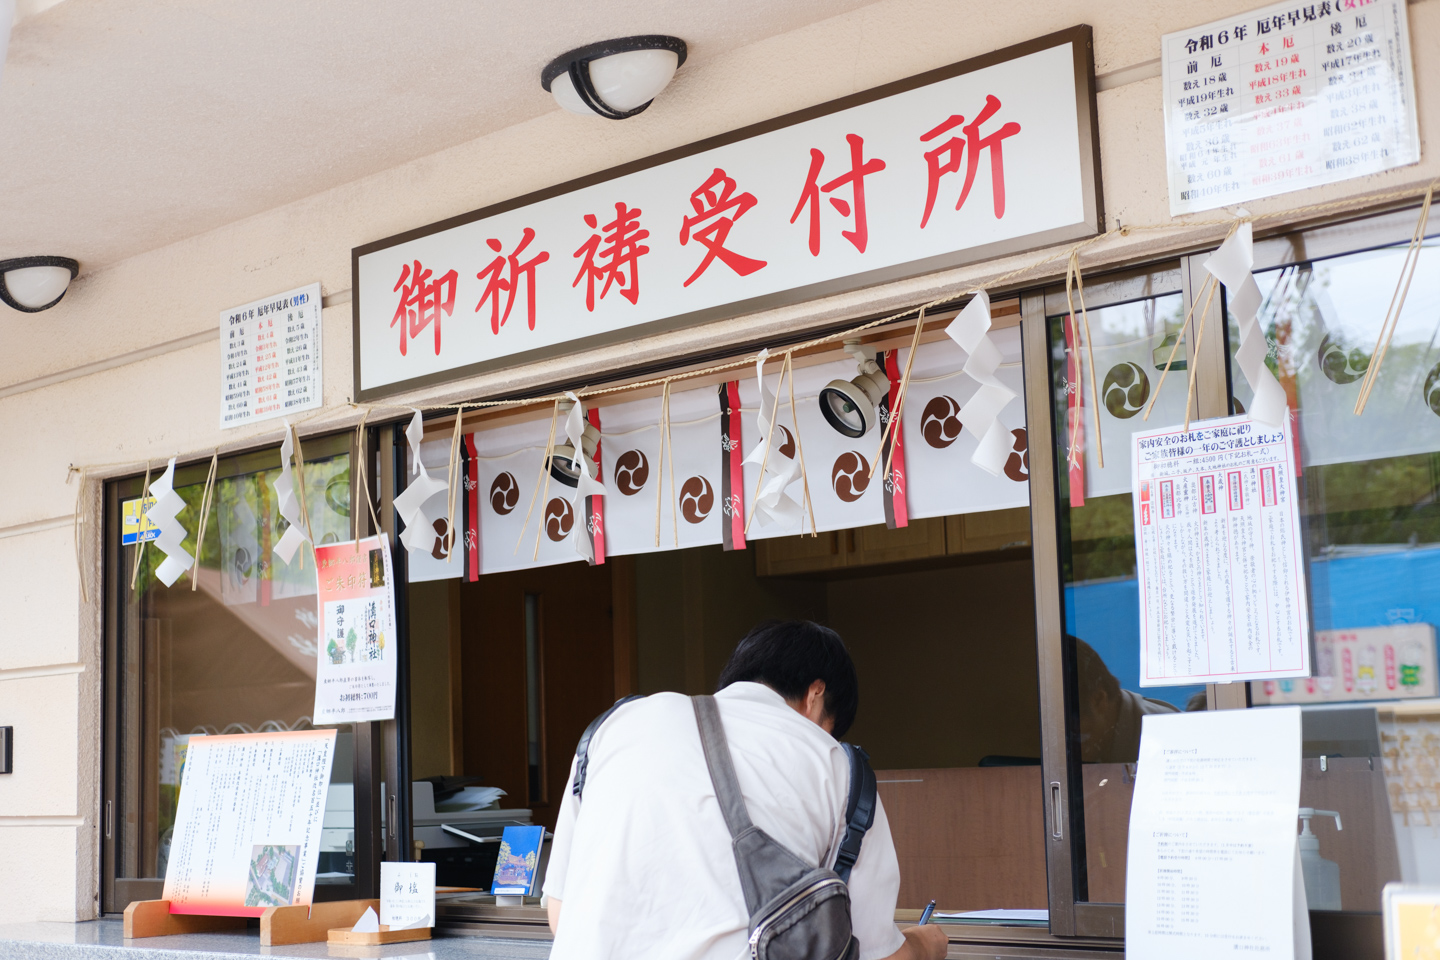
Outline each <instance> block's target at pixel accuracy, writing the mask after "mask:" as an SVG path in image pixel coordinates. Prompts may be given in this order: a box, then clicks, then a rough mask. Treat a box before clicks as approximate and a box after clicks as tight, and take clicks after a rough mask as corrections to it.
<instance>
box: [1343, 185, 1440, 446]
mask: <svg viewBox="0 0 1440 960" xmlns="http://www.w3.org/2000/svg"><path fill="white" fill-rule="evenodd" d="M1434 194H1435V184H1434V183H1433V182H1432V183H1431V184H1430V186H1429V187H1428V188H1426V190H1425V202H1424V203H1423V204H1422V205H1421V207H1420V219H1419V220H1418V221H1416V223H1415V233H1414V235H1413V236H1412V237H1411V238H1410V247H1409V249H1408V250H1406V251H1405V260H1404V261H1403V262H1402V263H1401V265H1400V278H1399V279H1398V280H1397V281H1396V283H1395V293H1394V294H1393V295H1392V296H1391V297H1390V307H1389V308H1388V309H1387V310H1386V311H1385V320H1384V322H1382V323H1381V324H1380V337H1379V339H1378V340H1376V341H1375V362H1374V363H1372V364H1370V366H1369V368H1368V369H1366V371H1365V380H1364V382H1363V383H1361V385H1360V396H1359V397H1358V398H1357V399H1356V401H1355V415H1356V416H1357V417H1358V416H1360V414H1362V413H1364V412H1365V405H1366V404H1367V403H1369V402H1370V392H1371V391H1372V390H1374V389H1375V381H1376V380H1378V379H1379V377H1380V366H1381V364H1383V363H1384V362H1385V354H1387V353H1389V352H1390V340H1391V338H1392V337H1394V336H1395V328H1396V327H1398V326H1399V325H1400V311H1401V310H1404V309H1405V298H1406V297H1408V296H1409V295H1410V281H1411V280H1413V279H1414V278H1415V268H1416V267H1417V266H1418V265H1419V263H1420V251H1421V249H1422V248H1423V246H1424V243H1425V228H1426V227H1427V226H1428V225H1429V221H1430V200H1431V198H1432V197H1433V196H1434Z"/></svg>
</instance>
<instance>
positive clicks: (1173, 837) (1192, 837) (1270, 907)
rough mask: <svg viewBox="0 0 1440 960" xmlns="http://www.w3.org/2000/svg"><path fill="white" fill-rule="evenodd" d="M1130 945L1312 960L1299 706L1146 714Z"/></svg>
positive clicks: (1133, 814) (1136, 955)
mask: <svg viewBox="0 0 1440 960" xmlns="http://www.w3.org/2000/svg"><path fill="white" fill-rule="evenodd" d="M1141 722H1142V727H1141V734H1140V763H1139V767H1138V769H1137V770H1136V773H1135V796H1134V799H1133V801H1132V802H1131V806H1130V843H1129V848H1128V850H1127V853H1126V864H1125V956H1127V957H1129V958H1131V960H1162V958H1163V960H1209V958H1212V957H1218V956H1222V955H1223V956H1247V957H1255V956H1265V957H1271V958H1273V960H1309V957H1310V926H1309V916H1308V913H1307V911H1306V908H1305V884H1304V881H1303V880H1302V878H1301V874H1300V860H1299V850H1298V847H1297V846H1296V840H1295V837H1296V833H1297V827H1296V813H1297V809H1298V807H1299V804H1300V708H1299V707H1266V708H1261V709H1253V710H1215V711H1204V712H1196V713H1155V714H1149V715H1147V716H1146V717H1144V718H1143V719H1142V721H1141Z"/></svg>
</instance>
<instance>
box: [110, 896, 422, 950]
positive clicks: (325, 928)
mask: <svg viewBox="0 0 1440 960" xmlns="http://www.w3.org/2000/svg"><path fill="white" fill-rule="evenodd" d="M367 908H370V909H373V910H374V911H375V912H376V913H379V912H380V901H379V900H332V901H328V902H324V903H312V904H309V905H305V904H301V905H299V906H293V907H268V908H266V910H265V912H264V913H262V914H261V915H260V943H261V945H262V946H266V947H282V946H287V945H289V944H293V943H324V942H325V941H326V940H329V941H330V942H332V943H344V944H377V943H401V942H404V941H407V940H428V939H430V928H429V927H422V928H421V929H419V930H388V929H386V928H384V927H382V928H381V930H380V932H379V933H358V934H357V933H353V932H352V931H351V929H350V928H351V927H353V926H355V922H356V921H357V920H359V919H360V916H361V914H363V913H364V912H365V910H366V909H367ZM245 920H246V918H245V917H208V916H200V915H197V914H190V913H171V912H170V901H169V900H137V901H136V902H134V903H132V904H130V905H129V906H128V907H126V908H125V939H127V940H130V939H135V938H138V937H169V936H174V935H176V934H181V933H227V932H232V931H240V930H244V929H245ZM337 934H341V935H343V937H342V938H338V939H337V937H336V935H337ZM351 937H354V938H357V939H348V938H351ZM366 937H371V938H382V937H383V938H386V939H361V938H366Z"/></svg>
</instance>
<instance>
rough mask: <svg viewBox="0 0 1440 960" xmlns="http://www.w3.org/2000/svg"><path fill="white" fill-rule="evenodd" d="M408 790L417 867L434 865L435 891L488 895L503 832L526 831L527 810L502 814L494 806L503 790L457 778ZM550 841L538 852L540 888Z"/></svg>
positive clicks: (422, 782)
mask: <svg viewBox="0 0 1440 960" xmlns="http://www.w3.org/2000/svg"><path fill="white" fill-rule="evenodd" d="M436 781H438V782H436ZM411 786H412V789H413V794H412V800H411V807H410V810H411V816H412V819H413V824H414V837H415V843H416V846H417V847H418V848H419V849H418V853H419V859H420V861H421V862H423V863H433V864H435V885H436V886H440V887H471V888H474V889H477V890H484V891H486V892H488V891H489V890H490V881H491V880H492V879H493V878H494V876H495V861H496V860H497V859H499V856H500V836H501V834H502V833H503V832H504V830H505V828H506V827H510V826H530V825H531V820H530V810H529V809H527V808H520V809H514V810H502V809H500V808H499V807H498V806H495V804H497V803H498V802H499V800H500V797H502V796H504V795H505V792H504V791H503V790H500V789H498V788H496V787H482V786H475V785H473V784H468V783H464V781H460V780H459V778H450V777H445V778H441V777H435V778H432V779H430V780H416V781H415V782H414V783H413V784H411ZM437 786H438V787H439V788H440V799H439V800H438V801H437V800H436V788H437ZM550 839H551V834H550V833H549V832H547V833H546V834H545V843H544V846H543V847H542V848H541V852H540V877H541V878H542V879H541V882H543V877H544V871H545V865H546V863H547V862H548V861H549V859H550ZM421 843H423V844H424V846H423V847H420V844H421Z"/></svg>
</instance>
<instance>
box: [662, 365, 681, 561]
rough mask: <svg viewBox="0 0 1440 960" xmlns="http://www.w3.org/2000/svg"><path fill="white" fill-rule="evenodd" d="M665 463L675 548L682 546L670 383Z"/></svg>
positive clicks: (667, 398) (666, 420)
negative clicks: (668, 481)
mask: <svg viewBox="0 0 1440 960" xmlns="http://www.w3.org/2000/svg"><path fill="white" fill-rule="evenodd" d="M664 403H665V462H666V464H668V465H669V469H670V526H671V528H672V530H671V535H672V536H673V537H674V538H675V546H677V547H678V546H680V495H679V493H678V492H677V491H676V489H675V441H674V440H673V439H671V437H670V381H668V380H667V381H665V395H664Z"/></svg>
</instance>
